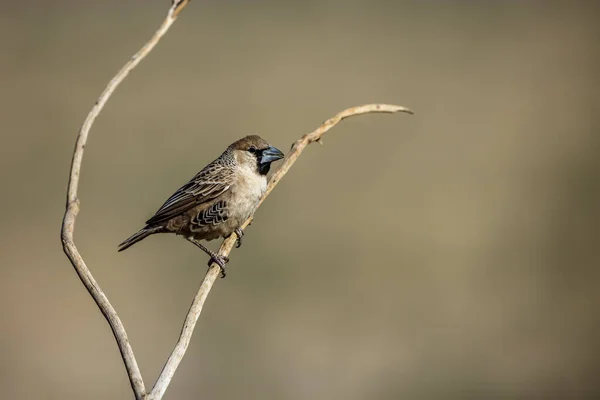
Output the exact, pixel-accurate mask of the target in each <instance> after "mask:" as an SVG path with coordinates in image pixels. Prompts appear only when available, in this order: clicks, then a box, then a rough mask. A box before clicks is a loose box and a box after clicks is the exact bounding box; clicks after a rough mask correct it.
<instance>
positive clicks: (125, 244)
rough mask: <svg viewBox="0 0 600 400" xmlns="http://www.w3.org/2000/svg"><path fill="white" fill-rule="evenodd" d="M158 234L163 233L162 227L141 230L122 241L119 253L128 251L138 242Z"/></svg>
mask: <svg viewBox="0 0 600 400" xmlns="http://www.w3.org/2000/svg"><path fill="white" fill-rule="evenodd" d="M159 232H164V228H163V227H162V226H156V227H152V228H151V227H145V228H142V229H140V230H139V231H137V232H136V233H134V234H133V235H131V236H130V237H129V238H127V239H125V241H123V243H121V244H120V245H119V251H123V250H125V249H128V248H129V247H131V246H133V245H134V244H136V243H137V242H139V241H140V240H142V239H145V238H146V237H148V236H150V235H153V234H155V233H159Z"/></svg>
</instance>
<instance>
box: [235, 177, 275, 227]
mask: <svg viewBox="0 0 600 400" xmlns="http://www.w3.org/2000/svg"><path fill="white" fill-rule="evenodd" d="M266 190H267V178H266V176H264V175H259V174H258V173H256V172H254V171H252V170H250V169H246V168H242V169H241V170H240V171H239V173H238V176H237V179H236V182H235V184H234V185H232V187H231V199H230V202H231V211H232V214H234V218H236V217H237V218H236V219H237V220H238V221H237V222H238V223H239V224H242V223H243V222H244V221H245V220H246V219H248V217H250V215H252V213H253V212H254V211H255V210H256V206H257V205H258V201H259V200H260V198H261V197H262V195H263V194H264V193H265V191H266Z"/></svg>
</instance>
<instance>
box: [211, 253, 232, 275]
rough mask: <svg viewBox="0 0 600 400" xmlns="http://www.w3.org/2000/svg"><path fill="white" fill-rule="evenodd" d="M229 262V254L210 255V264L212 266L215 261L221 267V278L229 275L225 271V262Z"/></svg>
mask: <svg viewBox="0 0 600 400" xmlns="http://www.w3.org/2000/svg"><path fill="white" fill-rule="evenodd" d="M228 262H229V257H227V256H220V255H218V254H216V253H213V254H211V255H210V260H208V266H209V267H210V266H211V265H212V263H215V264H217V265H218V266H219V268H220V269H221V278H225V276H227V273H226V272H225V264H227V263H228Z"/></svg>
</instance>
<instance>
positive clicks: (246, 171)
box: [118, 135, 284, 278]
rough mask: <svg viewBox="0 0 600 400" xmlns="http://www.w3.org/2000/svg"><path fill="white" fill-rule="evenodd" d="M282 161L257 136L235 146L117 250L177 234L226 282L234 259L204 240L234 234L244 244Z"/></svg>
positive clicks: (279, 152)
mask: <svg viewBox="0 0 600 400" xmlns="http://www.w3.org/2000/svg"><path fill="white" fill-rule="evenodd" d="M283 157H284V154H283V153H282V152H281V150H279V149H278V148H276V147H273V146H271V145H270V144H269V143H268V142H267V141H266V140H264V139H263V138H261V137H260V136H258V135H249V136H246V137H243V138H241V139H239V140H237V141H235V142H233V143H232V144H231V145H229V147H227V149H226V150H225V151H224V152H223V154H221V155H220V156H219V157H218V158H217V159H216V160H214V161H213V162H211V163H210V164H208V165H207V166H206V167H204V168H203V169H202V170H201V171H200V172H198V173H197V174H196V175H195V176H194V177H193V178H192V179H191V180H190V181H189V182H188V183H186V184H185V185H183V186H182V187H180V188H179V189H178V190H177V191H176V192H175V193H173V195H172V196H171V197H169V198H168V199H167V201H165V203H164V204H163V205H162V206H161V207H160V208H159V209H158V211H156V213H155V214H154V215H153V216H152V217H151V218H150V219H148V220H147V221H146V225H145V226H144V227H143V228H142V229H140V230H139V231H137V232H136V233H134V234H133V235H132V236H130V237H129V238H128V239H126V240H125V241H123V242H122V243H121V244H119V246H118V251H123V250H126V249H128V248H129V247H131V246H132V245H134V244H135V243H137V242H139V241H141V240H143V239H145V238H147V237H148V236H150V235H154V234H156V233H174V234H176V235H180V236H183V237H184V238H185V239H186V240H188V241H189V242H191V243H193V244H194V245H196V246H197V247H199V248H200V249H202V250H203V251H204V252H205V253H206V254H208V255H209V256H210V260H209V262H208V265H209V266H210V265H211V264H212V263H213V262H215V263H216V264H217V265H218V266H219V267H220V270H221V277H223V278H224V277H225V275H226V274H225V264H226V263H227V262H228V261H229V258H228V257H224V256H220V255H218V254H217V253H215V252H213V251H211V250H209V249H207V248H206V247H205V246H204V245H203V244H202V243H200V241H201V240H206V241H210V240H213V239H217V238H221V237H229V236H230V235H232V234H234V233H235V234H236V235H237V242H236V247H240V246H241V245H242V236H243V235H244V232H243V231H242V229H241V226H242V224H243V223H244V222H245V221H246V220H247V219H248V218H249V217H250V216H251V215H252V214H253V213H254V211H255V210H256V208H257V207H258V203H259V201H260V199H261V197H262V196H263V194H264V193H265V191H266V189H267V174H268V173H269V170H270V168H271V163H272V162H274V161H277V160H280V159H282V158H283Z"/></svg>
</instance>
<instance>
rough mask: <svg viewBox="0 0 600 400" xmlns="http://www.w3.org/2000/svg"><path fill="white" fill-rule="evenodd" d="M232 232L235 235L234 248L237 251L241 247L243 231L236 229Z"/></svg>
mask: <svg viewBox="0 0 600 400" xmlns="http://www.w3.org/2000/svg"><path fill="white" fill-rule="evenodd" d="M234 232H235V234H236V235H237V240H236V242H235V248H236V249H239V248H240V246H241V245H242V237H243V236H244V231H243V230H241V229H240V228H237V229H236V230H235V231H234Z"/></svg>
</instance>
